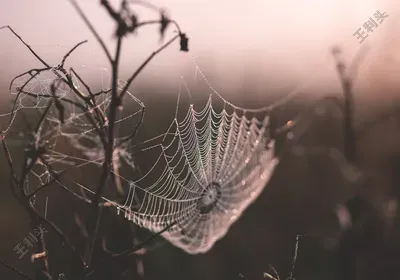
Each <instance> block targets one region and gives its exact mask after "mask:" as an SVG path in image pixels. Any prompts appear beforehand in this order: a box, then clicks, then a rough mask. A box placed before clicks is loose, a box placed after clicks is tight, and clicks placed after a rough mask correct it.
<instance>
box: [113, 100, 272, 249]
mask: <svg viewBox="0 0 400 280" xmlns="http://www.w3.org/2000/svg"><path fill="white" fill-rule="evenodd" d="M237 110H238V109H237V108H235V109H234V110H233V112H232V113H228V111H227V110H225V108H224V109H223V110H220V111H216V110H215V109H214V108H213V104H212V98H211V96H210V98H209V100H208V102H207V103H206V105H205V106H204V107H203V108H201V110H195V108H194V106H193V105H191V106H190V107H189V109H188V111H187V112H186V114H185V116H184V117H183V119H181V120H178V119H174V120H173V122H172V123H171V125H170V127H169V129H168V130H167V131H166V133H165V135H164V139H163V142H162V144H161V145H160V155H159V157H158V158H157V160H156V161H155V163H154V165H153V166H152V167H151V168H150V169H149V170H148V172H147V173H146V174H145V175H144V176H143V177H141V178H139V179H138V180H136V181H134V182H131V183H130V188H131V190H130V192H129V193H130V195H128V197H127V199H126V202H125V204H124V205H117V204H116V207H118V209H120V210H121V209H122V211H123V212H125V216H126V217H127V218H128V219H129V220H132V221H133V222H135V223H137V224H138V225H140V226H143V227H146V228H148V229H149V230H151V231H159V230H161V229H163V228H165V227H167V226H168V225H170V224H172V223H176V224H175V225H174V226H173V227H171V228H170V229H169V230H168V231H166V232H164V233H163V237H164V238H166V239H167V240H168V241H170V242H171V243H172V244H173V245H175V246H177V247H180V248H182V249H183V250H184V251H186V252H188V253H190V254H197V253H203V252H206V251H208V250H209V249H210V248H211V247H212V246H213V245H214V243H215V242H216V241H217V240H219V239H221V238H222V237H223V236H224V235H225V234H226V232H227V231H228V229H229V228H230V226H231V225H232V224H233V223H234V222H235V221H236V220H237V219H238V218H239V217H240V215H242V213H243V211H245V209H246V208H247V207H248V205H249V204H251V203H252V202H253V201H254V200H255V199H256V198H257V196H258V195H259V194H260V193H261V191H262V190H263V188H264V187H265V186H266V184H267V183H268V181H269V179H270V177H271V175H272V173H273V171H274V168H275V166H276V165H277V163H278V159H277V158H275V157H274V141H271V139H270V138H269V136H268V135H269V133H267V130H268V115H267V113H265V115H264V116H263V118H262V119H257V118H256V115H255V113H253V112H245V111H241V112H238V111H237ZM257 115H258V116H259V115H260V114H259V112H257ZM267 143H269V144H267ZM133 195H135V196H136V197H137V198H138V200H139V201H140V203H139V205H135V206H134V205H133V203H134V201H135V200H134V199H133ZM120 210H119V211H120Z"/></svg>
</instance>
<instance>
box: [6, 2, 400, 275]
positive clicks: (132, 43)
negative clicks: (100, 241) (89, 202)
mask: <svg viewBox="0 0 400 280" xmlns="http://www.w3.org/2000/svg"><path fill="white" fill-rule="evenodd" d="M111 2H112V3H118V1H111ZM79 3H80V5H81V7H82V9H83V10H84V11H85V13H86V14H87V16H88V18H89V19H90V20H91V21H92V23H93V25H94V26H95V27H96V28H97V30H98V31H99V33H100V34H101V36H102V37H103V38H104V40H105V42H106V44H107V45H108V46H110V48H111V49H112V48H113V46H114V43H115V42H114V41H115V40H114V38H113V35H112V34H113V32H114V28H115V26H114V24H113V22H112V21H111V20H110V19H109V18H108V16H107V14H106V12H105V11H104V10H103V9H102V8H100V6H99V1H95V0H91V1H79ZM152 3H153V4H155V5H157V6H159V7H165V8H166V10H167V11H168V13H169V15H170V16H171V17H172V18H173V19H175V20H176V21H177V22H178V23H179V24H180V26H181V28H182V30H183V31H184V32H186V33H187V35H188V37H189V38H190V44H189V49H190V51H189V53H182V52H179V45H178V43H174V44H172V45H171V46H170V47H169V48H168V49H166V50H165V51H164V52H162V53H161V54H160V55H158V56H157V57H156V58H155V59H154V60H153V61H152V62H151V63H150V64H149V65H148V67H146V68H145V70H144V71H143V72H142V74H141V75H140V76H139V78H138V79H137V80H136V82H135V83H134V84H133V85H132V87H131V89H130V91H131V92H132V93H133V94H135V96H137V97H138V98H139V99H141V100H142V101H143V102H144V104H145V105H146V108H147V113H146V114H147V115H146V118H145V121H144V124H143V128H142V130H141V135H140V139H142V140H144V139H146V138H148V137H151V136H155V135H158V134H160V133H162V132H164V131H165V129H166V128H167V126H168V122H169V121H170V120H172V118H173V116H174V113H175V104H176V98H177V93H178V89H179V86H180V84H181V81H182V77H183V78H184V79H185V80H190V81H192V80H193V79H194V77H195V76H196V75H197V74H198V73H197V74H196V67H195V65H194V62H193V60H195V61H196V63H197V64H198V65H199V67H200V68H201V70H202V72H203V73H204V74H205V75H206V77H207V79H208V81H209V82H210V84H211V85H212V86H213V88H215V89H216V90H217V91H218V92H219V93H220V94H221V95H222V96H223V97H224V98H226V99H227V100H229V101H230V102H232V103H234V104H236V105H238V106H241V107H251V108H255V107H257V106H260V105H269V104H271V103H272V102H274V101H276V100H278V99H279V98H282V97H285V96H287V95H288V93H289V92H291V91H292V90H293V89H295V88H297V87H298V86H302V88H301V90H300V91H299V93H298V95H297V96H296V97H295V99H293V100H292V101H290V102H289V103H288V104H286V105H285V106H284V107H282V108H281V109H280V110H279V112H278V113H277V118H278V123H279V124H281V125H283V124H284V123H285V122H286V121H288V120H290V119H291V118H293V117H294V116H298V115H300V114H303V113H304V112H308V115H307V117H304V118H303V119H302V124H304V126H305V127H306V128H307V129H306V131H305V132H304V133H302V134H301V137H300V139H299V142H298V143H299V144H301V145H304V146H309V147H315V146H321V145H323V146H328V147H334V148H337V149H339V150H342V146H343V143H342V142H343V131H342V120H341V118H342V116H343V115H342V113H341V112H340V110H339V109H338V108H337V107H336V106H335V105H333V104H332V103H329V102H322V103H320V105H318V108H319V109H321V108H323V109H324V110H323V111H324V112H325V114H322V115H321V114H320V113H318V112H320V111H318V110H310V108H314V107H310V104H314V103H315V102H317V101H318V100H320V99H321V98H323V97H326V96H336V97H341V96H342V89H341V84H340V81H339V78H338V74H337V73H336V66H335V60H334V58H333V56H332V54H331V50H332V47H333V46H336V45H337V46H340V48H341V50H342V54H343V59H344V61H346V63H348V64H350V63H351V61H352V59H353V58H354V57H355V55H356V53H357V52H358V51H359V50H360V48H361V47H362V48H366V49H368V52H367V54H366V55H365V57H364V59H363V61H362V64H361V66H360V67H359V70H358V73H357V78H356V80H355V82H354V88H353V90H354V97H355V106H356V111H355V124H356V127H357V129H358V130H357V131H359V134H358V139H357V155H358V158H359V166H358V168H359V169H361V170H363V171H364V173H365V174H367V175H366V177H367V179H366V180H362V181H361V182H358V181H357V183H354V182H351V180H349V179H348V178H347V177H346V172H344V171H343V168H344V169H346V170H348V168H350V167H348V166H347V165H346V164H343V163H337V162H336V161H334V160H332V158H331V157H329V156H326V155H319V154H318V155H313V156H299V155H298V154H296V153H294V152H292V150H291V148H290V147H291V146H290V145H291V143H290V141H287V139H285V137H284V136H283V138H282V139H279V143H280V147H282V153H281V154H280V155H281V157H282V158H281V162H280V164H279V166H278V167H277V169H276V172H275V173H274V176H273V178H272V179H271V181H270V183H269V184H268V185H267V186H266V188H265V190H264V191H263V193H262V194H261V195H260V197H259V198H258V199H257V200H256V202H255V203H254V204H253V205H251V206H250V207H249V208H248V209H247V210H246V211H245V213H244V214H243V215H242V217H241V218H240V219H239V220H238V221H237V222H236V223H235V224H234V225H233V226H232V228H231V229H230V231H229V232H228V234H227V235H226V236H225V237H224V238H223V239H222V240H220V241H218V242H217V243H216V244H215V246H214V247H213V248H212V249H211V250H210V251H209V252H207V253H206V254H201V255H194V256H192V255H187V254H185V253H184V252H183V251H181V250H180V249H177V248H174V247H172V245H170V244H168V243H165V242H163V241H162V239H161V238H160V239H159V240H157V241H156V242H155V243H156V244H158V245H157V249H154V250H151V251H149V252H148V253H147V254H145V255H144V256H140V257H138V259H139V260H140V262H139V265H138V261H137V259H129V260H127V261H126V263H125V262H124V263H122V264H115V263H111V262H110V263H109V264H108V263H107V265H104V264H102V263H101V262H100V261H99V264H98V269H99V271H100V273H99V274H97V275H96V276H94V277H95V278H93V279H114V278H112V277H113V276H111V275H113V274H112V273H114V272H115V271H124V270H125V268H126V267H133V268H134V269H133V270H134V271H136V270H137V269H136V268H137V267H138V266H139V267H140V266H141V264H140V263H142V264H143V267H144V268H143V270H144V276H142V277H143V278H144V279H248V280H252V279H263V273H264V272H268V273H271V270H270V268H269V265H273V266H274V267H275V269H276V270H277V271H279V272H280V274H281V275H280V276H281V279H285V278H286V277H287V276H288V275H289V273H290V271H291V269H292V256H293V253H294V248H295V239H296V235H297V234H304V235H305V236H304V237H301V238H300V247H299V253H298V259H297V263H296V267H295V271H294V277H295V278H296V279H298V280H300V279H307V280H311V279H325V280H329V279H332V280H333V279H349V280H350V279H363V280H366V279H400V272H399V269H398V267H399V265H400V251H399V249H400V243H399V242H400V235H399V233H400V232H399V230H400V224H399V218H398V212H399V211H398V210H397V208H398V207H397V203H398V201H399V199H400V189H399V184H400V176H399V174H400V145H399V140H400V133H399V128H400V122H399V114H400V103H399V93H398V92H399V89H400V88H399V87H400V84H399V82H398V78H397V77H398V75H399V74H400V51H399V48H400V38H399V37H398V34H399V31H400V19H399V16H398V13H399V11H400V6H399V4H398V3H396V2H395V1H389V0H363V1H361V0H355V1H344V0H336V1H333V0H319V1H318V0H299V1H294V0H284V1H271V0H254V1H248V2H244V1H225V0H221V1H211V0H201V1H200V0H192V1H183V0H182V1H177V0H171V1H153V2H152ZM377 10H379V11H380V12H381V13H383V12H386V13H387V14H388V15H389V16H388V17H387V18H386V19H385V20H384V21H383V22H382V24H381V25H379V26H378V27H377V28H376V29H375V31H374V32H373V33H369V36H368V38H366V40H365V41H364V42H363V43H362V44H360V43H359V39H357V38H356V36H353V33H355V32H356V31H357V29H358V28H360V27H362V25H363V24H364V23H365V22H366V21H368V20H369V18H370V17H373V14H374V13H375V12H376V11H377ZM138 16H139V19H143V20H145V19H153V18H154V17H156V18H158V15H157V14H154V13H151V12H148V11H147V10H145V9H143V10H142V9H139V10H138ZM3 25H10V26H11V27H13V28H14V30H15V31H16V32H18V34H19V35H20V36H22V38H23V39H24V40H25V41H26V42H28V44H29V45H30V46H31V47H32V48H34V49H35V50H36V51H37V52H38V53H39V54H40V55H41V56H43V57H44V58H46V60H47V61H50V62H51V63H52V64H53V65H57V64H58V63H59V61H60V59H61V58H62V56H63V55H64V54H65V53H66V52H67V51H68V49H69V48H71V47H72V46H73V45H75V44H76V43H77V42H79V41H81V40H84V39H88V40H89V42H88V43H87V44H85V45H83V46H82V47H80V48H79V49H78V50H77V51H76V52H74V54H73V55H72V56H71V57H70V59H69V60H68V66H74V67H76V68H78V69H80V71H81V73H83V74H82V75H84V77H85V78H86V79H88V80H89V81H90V83H91V85H93V87H102V86H104V83H107V78H109V70H108V67H109V65H107V61H106V58H105V56H104V55H103V54H102V52H101V49H100V48H99V46H98V44H97V43H96V41H95V39H94V37H93V36H92V35H91V33H90V32H89V30H88V29H87V27H86V26H85V25H84V23H83V22H82V20H81V19H80V18H79V16H78V15H77V14H76V12H75V11H74V9H73V8H72V6H71V5H70V3H68V1H64V0H57V1H54V0H39V1H35V2H33V1H28V0H18V1H9V0H0V26H3ZM173 31H174V30H173V28H172V27H170V28H169V29H168V32H167V36H173V35H174V33H173ZM159 44H160V42H159V36H158V29H157V27H146V28H144V29H141V30H140V31H139V32H138V33H137V34H135V35H134V36H131V37H129V38H128V39H127V40H126V42H125V44H124V46H123V55H122V57H123V60H122V63H121V64H122V65H121V67H122V71H121V78H122V79H124V78H126V77H129V75H130V73H131V72H132V71H133V70H134V69H136V68H137V66H138V65H139V64H140V63H141V62H142V61H143V60H144V59H145V58H146V57H147V56H148V55H149V54H150V53H151V52H152V51H153V50H154V49H156V48H157V46H158V45H159ZM0 65H2V66H3V67H1V68H0V114H6V113H7V112H9V111H10V101H11V100H12V96H11V95H10V94H9V91H8V86H9V83H10V81H11V80H12V78H13V77H15V76H16V75H18V74H20V73H22V72H24V71H26V70H28V69H31V68H36V67H39V66H40V64H39V63H38V61H37V60H36V59H35V58H34V57H33V56H32V54H30V53H29V51H28V50H27V49H26V48H25V47H24V46H23V45H22V44H21V43H20V42H19V41H18V39H17V38H16V37H15V36H13V35H12V34H11V32H9V31H8V30H5V29H3V30H0ZM189 85H190V86H191V96H192V97H193V99H197V98H199V99H202V98H206V97H207V95H208V93H209V92H206V90H204V88H207V87H204V84H203V86H198V87H197V85H198V83H194V82H193V83H191V84H189ZM184 106H185V105H182V107H181V108H183V109H184V108H185V107H184ZM7 121H8V118H7V117H6V116H3V117H0V122H1V125H2V126H5V124H6V123H7ZM19 126H21V130H22V129H23V128H22V126H23V124H22V123H20V122H17V123H15V126H14V127H13V133H14V134H15V135H18V131H19ZM294 132H295V133H296V128H295V131H294ZM23 148H24V146H23V143H18V141H15V144H13V145H12V147H11V149H12V152H13V154H15V157H16V159H15V162H16V164H18V162H20V160H21V157H22V152H23ZM0 159H1V168H0V176H1V182H2V183H1V184H0V185H1V187H2V195H1V196H0V205H1V206H0V207H1V211H0V259H1V260H3V261H5V262H6V263H9V264H11V265H13V266H14V267H17V268H18V269H19V270H21V271H24V272H26V273H32V271H33V269H32V264H31V263H30V259H29V257H28V256H26V257H24V258H22V259H19V255H18V254H17V253H16V252H15V251H14V250H13V249H14V247H15V246H16V244H17V243H18V242H20V241H21V240H23V239H24V238H25V237H26V236H27V235H28V234H29V233H30V231H31V229H30V227H29V222H28V221H29V219H28V216H27V215H26V213H25V211H24V209H23V208H22V207H21V206H20V205H19V204H18V202H17V201H15V199H14V197H13V196H12V195H11V192H10V189H9V187H8V180H9V174H10V173H9V168H8V166H7V164H6V161H5V157H4V154H3V153H1V155H0ZM344 165H345V167H343V166H344ZM17 166H18V165H17ZM80 176H82V174H80ZM46 195H47V196H48V197H49V198H50V199H49V203H48V209H49V212H48V215H49V216H48V217H49V219H51V220H53V221H54V222H55V223H56V224H57V225H58V226H59V227H60V228H61V229H62V230H64V231H65V232H66V234H67V235H68V236H70V239H71V241H72V242H74V243H75V244H77V247H79V246H82V245H83V239H82V237H81V236H80V233H79V230H78V229H77V228H76V225H75V221H74V215H73V213H75V212H76V213H84V212H85V211H87V207H86V206H84V205H81V203H80V202H79V201H76V200H74V199H73V198H72V197H69V196H68V195H66V194H65V193H64V192H61V191H60V189H58V188H57V187H55V188H53V189H51V190H49V192H48V193H46ZM37 205H44V199H43V197H42V198H41V199H40V198H39V199H38V201H37ZM338 205H345V206H343V207H345V209H348V211H350V212H351V214H352V218H353V227H351V228H350V229H349V230H345V231H344V229H343V222H342V223H341V221H342V220H343V219H344V217H343V215H345V214H343V213H346V211H345V212H343V211H339V212H338V211H337V209H344V208H338ZM38 207H39V206H38ZM338 213H339V214H338ZM341 219H342V220H341ZM128 228H129V223H128V222H127V221H126V220H124V219H122V218H121V217H120V216H118V217H117V216H115V212H111V211H110V212H107V213H105V221H104V223H103V228H102V232H104V233H107V234H109V235H110V236H111V237H113V238H111V240H114V241H110V242H112V243H113V244H112V246H114V247H115V248H117V249H119V250H122V249H123V248H126V247H127V246H126V243H124V242H128V241H129V242H130V241H131V239H132V238H131V235H130V231H129V230H128ZM136 232H137V234H138V239H143V238H145V236H146V235H148V234H149V233H148V232H145V231H143V232H142V231H135V233H136ZM48 238H49V240H48V241H47V242H48V243H49V244H52V243H51V241H52V240H53V239H52V237H51V233H49V237H48ZM54 240H56V239H54ZM54 240H53V241H54ZM49 246H52V245H49ZM50 248H52V247H50ZM54 248H57V245H54ZM59 249H60V248H59ZM56 251H57V249H56ZM53 257H54V259H56V260H57V261H58V263H60V264H61V267H62V269H60V271H59V273H62V272H65V273H66V275H68V269H70V268H69V267H68V266H69V258H68V255H65V254H63V253H61V249H60V253H59V254H58V251H57V253H56V254H55V255H53ZM101 258H102V256H101V255H100V256H99V259H101ZM139 270H141V268H139ZM349 271H351V272H349ZM138 274H141V273H133V274H126V279H138V278H139V275H138ZM0 279H20V278H18V276H16V274H14V273H11V272H10V271H9V270H7V269H6V268H4V267H3V266H0ZM21 279H22V278H21ZM67 279H70V278H67ZM71 279H74V278H71Z"/></svg>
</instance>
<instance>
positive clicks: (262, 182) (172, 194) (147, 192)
mask: <svg viewBox="0 0 400 280" xmlns="http://www.w3.org/2000/svg"><path fill="white" fill-rule="evenodd" d="M97 70H98V69H97ZM53 71H56V70H55V69H53ZM196 71H197V72H196V73H198V74H200V76H201V77H202V79H203V80H204V81H205V82H206V83H207V85H208V87H209V88H210V89H211V94H210V95H209V98H208V100H207V102H206V104H205V105H204V106H202V107H201V108H195V105H194V104H190V106H189V108H188V109H187V111H186V112H185V114H184V116H183V117H182V118H179V117H178V114H176V115H175V118H173V120H172V121H171V123H170V125H169V127H168V129H167V130H166V131H165V132H164V133H162V134H160V135H158V136H157V137H154V138H151V139H148V140H146V141H144V142H142V143H140V144H136V145H134V144H133V143H132V141H127V142H124V143H122V142H121V139H124V137H125V136H126V135H122V133H118V136H117V137H116V143H117V148H116V149H115V151H114V157H113V164H114V168H113V171H112V172H114V176H115V177H116V178H118V180H119V182H120V185H119V186H117V188H118V190H119V193H120V194H123V193H124V191H123V190H126V193H125V194H126V196H125V199H124V201H125V202H124V203H119V202H116V200H114V199H112V198H110V197H109V196H108V198H107V197H103V199H104V201H106V202H108V203H109V204H110V205H112V206H114V207H115V208H116V209H117V213H118V214H121V212H122V215H124V217H125V218H127V219H128V220H130V221H133V222H134V223H136V224H137V225H139V226H141V227H145V228H147V229H149V230H150V231H160V230H163V229H165V228H166V227H170V228H169V229H168V230H167V231H165V232H163V233H162V236H163V237H164V238H165V239H167V240H168V241H169V242H170V243H172V244H173V245H175V246H177V247H179V248H181V249H183V250H184V251H186V252H187V253H190V254H197V253H204V252H207V251H208V250H209V249H210V248H212V247H213V245H214V243H215V242H216V241H217V240H219V239H221V238H222V237H223V236H224V235H225V234H226V233H227V232H228V230H229V228H230V226H231V225H232V224H233V223H234V222H235V221H236V220H237V219H238V218H239V217H240V216H241V215H242V214H243V212H244V211H245V210H246V208H247V207H248V206H249V205H250V204H251V203H252V202H253V201H254V200H255V199H256V198H257V197H258V196H259V195H260V193H261V192H262V190H263V189H264V187H265V186H266V185H267V183H268V182H269V180H270V178H271V175H272V174H273V171H274V169H275V167H276V165H277V164H278V162H279V160H278V158H277V157H276V156H275V152H274V150H275V142H274V139H272V137H271V133H270V116H269V113H270V112H271V110H272V109H274V108H275V107H277V106H281V105H282V104H284V103H286V102H287V101H288V100H290V98H291V97H292V94H295V93H292V94H289V95H288V96H286V97H285V98H283V99H282V100H280V101H279V102H277V103H274V104H273V105H271V106H268V107H264V108H260V109H245V108H240V107H237V106H235V105H233V104H232V103H230V102H228V101H227V100H225V99H224V98H223V97H222V96H221V95H219V94H218V92H217V91H215V90H214V89H213V88H212V87H211V85H210V84H209V83H208V81H207V79H206V78H205V76H204V75H203V73H202V72H201V71H200V69H199V67H198V66H197V65H196ZM105 72H106V74H107V75H108V72H107V71H105ZM48 75H50V77H49V76H48ZM29 78H30V76H29V75H27V76H22V77H20V79H18V80H16V81H15V82H14V85H13V86H14V87H17V86H20V85H21V84H23V83H25V82H26V81H27V80H28V79H29ZM54 78H56V75H55V73H54V72H52V71H48V72H45V73H40V74H39V75H37V76H36V77H35V78H34V79H32V80H31V81H30V82H29V83H28V85H27V87H26V88H25V91H29V92H30V93H31V95H35V96H36V98H33V100H32V98H30V99H27V100H25V98H27V97H26V96H23V95H20V96H18V98H17V101H16V104H17V107H16V108H17V109H18V110H20V109H26V108H34V109H36V110H37V111H41V110H44V108H45V107H46V106H47V102H48V101H49V100H50V99H51V97H49V96H47V97H45V96H46V93H48V92H49V88H50V83H51V81H52V80H53V79H54ZM73 78H74V83H75V84H76V87H77V88H78V89H79V90H80V91H81V92H82V94H83V95H87V94H88V93H87V92H85V88H84V87H83V86H82V85H81V84H80V83H79V81H78V80H77V79H76V77H73ZM123 85H124V82H122V81H121V82H120V89H121V88H122V87H123ZM105 89H107V86H104V85H102V90H105ZM12 92H13V91H12ZM57 94H58V97H59V98H60V99H65V98H69V99H73V100H74V101H75V102H80V101H79V100H78V99H77V97H76V96H75V97H74V95H73V94H71V92H70V91H68V90H67V89H63V88H60V89H59V91H58V92H57ZM126 96H127V98H129V100H125V101H124V103H123V104H130V105H132V106H133V105H135V106H136V107H138V105H139V110H137V109H135V110H133V112H131V111H132V110H125V109H124V108H121V112H120V113H119V115H118V118H117V121H116V124H117V131H118V132H119V129H118V124H122V123H128V126H129V127H134V125H135V124H134V123H135V122H134V120H135V116H138V115H139V113H140V112H141V109H143V107H144V105H143V104H142V102H141V101H140V100H139V99H137V98H136V97H135V96H134V95H133V94H131V93H129V92H128V94H127V95H126ZM31 97H32V96H31ZM110 98H111V95H110V94H108V95H107V94H103V95H99V96H97V97H96V103H97V108H98V109H99V110H101V111H103V112H106V111H107V110H108V107H109V105H110ZM25 101H27V102H25ZM29 102H30V103H29ZM178 104H179V102H178ZM221 105H222V106H221ZM65 106H66V108H65V109H66V110H65V111H66V113H65V115H66V116H65V121H64V123H62V122H61V121H60V116H59V111H58V110H57V109H56V108H53V107H54V106H53V107H52V108H51V111H50V113H49V115H48V117H46V119H45V121H44V122H43V124H42V126H41V127H40V129H39V130H38V132H37V133H36V134H35V135H33V139H34V141H36V142H37V144H40V145H43V146H45V147H46V150H47V153H46V154H45V159H46V161H47V164H48V165H50V166H52V168H54V169H57V167H58V168H59V170H60V169H63V170H65V169H66V168H71V169H78V168H81V167H83V166H87V165H94V166H100V165H101V164H102V161H103V160H104V152H103V146H102V143H101V140H100V138H99V137H98V135H97V133H96V131H95V129H94V127H93V124H90V123H89V122H88V120H87V115H88V114H94V113H95V112H93V110H86V111H85V110H83V111H79V110H78V111H77V110H76V108H75V106H72V105H71V106H68V103H67V104H66V105H65ZM135 106H133V107H135ZM177 109H178V106H177ZM18 110H15V111H18ZM97 125H99V124H97ZM103 125H108V124H107V123H105V124H103ZM64 140H66V142H67V143H68V145H69V146H68V147H67V148H66V147H65V146H63V145H60V142H63V141H64ZM155 141H158V142H159V143H157V144H155V145H152V146H150V147H145V148H142V150H141V153H140V157H142V158H146V159H150V160H151V159H153V162H152V164H151V166H150V168H147V169H146V170H145V173H144V175H142V176H141V177H140V178H139V179H136V180H134V179H133V177H134V176H133V174H135V172H134V171H135V170H136V169H137V162H136V161H135V160H134V158H133V152H132V151H133V148H137V147H144V146H145V145H148V144H149V143H153V142H155ZM64 142H65V141H64ZM120 142H121V143H122V144H121V145H118V143H120ZM147 153H149V155H147ZM152 155H155V156H152ZM61 167H62V168H61ZM139 167H140V166H139ZM123 168H125V169H126V170H128V172H127V174H128V175H125V174H124V176H123V175H121V173H120V169H123ZM31 173H32V175H33V176H34V177H35V178H36V179H37V180H39V186H40V185H43V184H45V183H46V182H49V181H50V180H52V179H54V178H53V176H52V175H51V172H50V171H49V169H48V168H47V167H46V166H45V165H44V164H43V163H41V162H38V163H37V165H36V166H35V168H34V169H33V170H32V172H31ZM57 183H58V184H64V185H63V186H64V187H65V188H67V187H68V188H71V187H70V186H67V184H66V183H64V182H63V183H61V182H60V181H58V180H57ZM73 184H74V186H75V187H78V188H80V189H84V190H86V191H88V192H91V193H93V191H92V190H91V189H90V188H89V187H86V186H85V184H83V183H78V182H74V183H73ZM37 187H38V186H37V185H34V184H31V185H30V188H31V190H34V189H36V188H37ZM105 196H106V195H105ZM171 225H173V226H171Z"/></svg>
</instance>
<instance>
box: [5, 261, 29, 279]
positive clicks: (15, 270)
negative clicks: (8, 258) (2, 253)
mask: <svg viewBox="0 0 400 280" xmlns="http://www.w3.org/2000/svg"><path fill="white" fill-rule="evenodd" d="M0 263H1V264H2V265H4V266H5V267H7V268H8V269H10V270H12V271H14V272H15V273H17V274H19V275H20V276H22V277H24V278H26V279H29V280H33V278H32V277H30V276H29V275H28V274H25V273H23V272H21V271H19V270H18V269H16V268H15V267H12V266H11V265H9V264H6V263H5V262H3V261H2V260H0Z"/></svg>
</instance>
